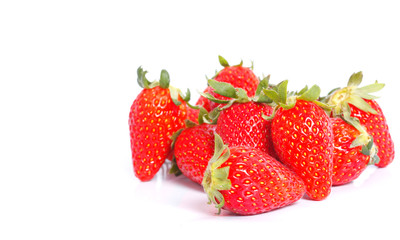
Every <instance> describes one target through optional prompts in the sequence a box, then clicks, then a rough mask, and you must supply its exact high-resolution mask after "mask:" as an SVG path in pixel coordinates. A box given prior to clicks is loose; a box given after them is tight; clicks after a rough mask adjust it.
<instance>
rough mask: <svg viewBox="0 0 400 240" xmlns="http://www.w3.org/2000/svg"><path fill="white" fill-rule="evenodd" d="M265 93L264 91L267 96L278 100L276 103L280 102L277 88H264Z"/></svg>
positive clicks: (275, 100)
mask: <svg viewBox="0 0 400 240" xmlns="http://www.w3.org/2000/svg"><path fill="white" fill-rule="evenodd" d="M263 93H264V94H265V95H266V96H267V97H269V98H270V99H272V101H274V102H276V103H279V102H280V99H279V94H278V93H277V92H276V91H275V90H272V89H264V90H263Z"/></svg>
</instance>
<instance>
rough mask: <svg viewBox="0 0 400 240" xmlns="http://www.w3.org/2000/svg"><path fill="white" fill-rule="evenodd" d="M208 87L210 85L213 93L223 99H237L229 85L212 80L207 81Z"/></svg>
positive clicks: (233, 89)
mask: <svg viewBox="0 0 400 240" xmlns="http://www.w3.org/2000/svg"><path fill="white" fill-rule="evenodd" d="M208 85H210V86H211V87H212V88H213V89H214V92H216V93H218V94H219V95H222V96H224V97H229V98H237V97H238V96H237V93H236V89H235V88H234V87H233V86H232V85H231V84H229V83H226V82H218V81H215V80H214V79H208Z"/></svg>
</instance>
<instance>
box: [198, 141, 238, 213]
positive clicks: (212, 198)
mask: <svg viewBox="0 0 400 240" xmlns="http://www.w3.org/2000/svg"><path fill="white" fill-rule="evenodd" d="M229 156H230V150H229V148H228V146H227V145H224V143H223V141H222V139H221V137H220V136H219V135H218V134H215V150H214V155H213V157H212V158H211V159H210V161H209V162H208V166H207V168H206V170H205V172H204V177H203V181H202V183H201V184H202V186H203V189H204V191H205V192H206V194H207V197H208V200H209V202H208V204H214V205H215V207H216V208H217V209H218V214H220V213H221V208H222V207H223V206H224V205H225V199H224V196H223V195H222V194H221V192H220V191H221V190H229V189H231V181H230V180H229V179H228V176H229V167H223V168H220V167H221V165H222V164H223V163H224V162H225V161H226V160H228V158H229Z"/></svg>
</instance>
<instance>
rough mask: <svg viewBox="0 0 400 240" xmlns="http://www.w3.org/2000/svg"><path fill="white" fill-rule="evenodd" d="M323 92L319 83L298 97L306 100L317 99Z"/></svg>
mask: <svg viewBox="0 0 400 240" xmlns="http://www.w3.org/2000/svg"><path fill="white" fill-rule="evenodd" d="M320 93H321V89H320V88H319V87H318V86H317V85H313V86H312V87H311V88H310V89H308V90H307V91H305V92H304V93H303V94H302V95H301V96H299V97H298V99H301V100H304V101H315V100H317V99H318V98H319V94H320Z"/></svg>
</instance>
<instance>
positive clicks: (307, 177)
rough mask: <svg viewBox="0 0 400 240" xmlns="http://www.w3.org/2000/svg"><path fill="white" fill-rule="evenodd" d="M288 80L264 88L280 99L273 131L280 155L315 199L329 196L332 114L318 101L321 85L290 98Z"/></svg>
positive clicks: (266, 91) (273, 138) (308, 193)
mask: <svg viewBox="0 0 400 240" xmlns="http://www.w3.org/2000/svg"><path fill="white" fill-rule="evenodd" d="M286 86H287V81H285V82H283V83H282V84H280V85H279V87H278V92H275V91H273V90H264V92H265V93H266V94H267V95H269V96H270V97H271V98H272V99H274V100H275V102H276V103H278V104H279V105H278V106H281V107H279V108H278V110H277V111H276V113H275V116H274V118H273V120H272V126H271V133H272V141H273V143H274V148H275V152H276V153H277V155H278V157H279V159H280V160H281V161H282V162H283V163H284V164H285V165H286V166H288V167H289V168H290V169H291V170H293V171H294V172H295V173H297V174H298V175H299V176H300V177H301V179H302V180H303V181H304V183H305V185H306V190H307V195H308V196H309V197H310V198H311V199H313V200H322V199H325V198H326V197H328V195H329V194H330V192H331V186H332V152H333V144H332V142H333V133H332V125H331V123H330V120H329V117H328V115H327V114H326V113H325V112H324V110H323V109H322V108H320V107H319V106H318V105H317V104H316V103H315V102H316V101H315V100H316V99H317V98H318V96H319V93H320V89H319V87H318V86H315V85H314V86H313V87H312V88H310V89H309V90H307V91H305V90H306V89H305V90H304V91H302V94H301V95H300V96H293V97H290V98H289V99H288V100H286Z"/></svg>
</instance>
